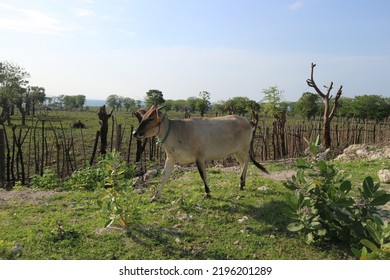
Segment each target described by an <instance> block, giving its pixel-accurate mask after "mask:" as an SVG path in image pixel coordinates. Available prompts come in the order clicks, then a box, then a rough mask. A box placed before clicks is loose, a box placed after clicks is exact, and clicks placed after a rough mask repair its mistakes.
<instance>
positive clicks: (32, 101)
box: [26, 86, 46, 115]
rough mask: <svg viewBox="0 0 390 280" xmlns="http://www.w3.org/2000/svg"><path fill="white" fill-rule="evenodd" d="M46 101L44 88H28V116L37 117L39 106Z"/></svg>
mask: <svg viewBox="0 0 390 280" xmlns="http://www.w3.org/2000/svg"><path fill="white" fill-rule="evenodd" d="M45 100H46V93H45V88H44V87H39V86H31V87H28V88H27V96H26V111H27V114H28V115H30V114H32V115H35V109H36V107H37V105H40V104H43V103H44V102H45Z"/></svg>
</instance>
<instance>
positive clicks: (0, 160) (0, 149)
mask: <svg viewBox="0 0 390 280" xmlns="http://www.w3.org/2000/svg"><path fill="white" fill-rule="evenodd" d="M4 183H5V135H4V129H2V128H0V187H2V186H3V185H4Z"/></svg>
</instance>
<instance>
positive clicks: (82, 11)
mask: <svg viewBox="0 0 390 280" xmlns="http://www.w3.org/2000/svg"><path fill="white" fill-rule="evenodd" d="M75 13H76V16H78V17H85V18H87V17H92V16H94V15H95V13H94V11H92V10H88V9H75Z"/></svg>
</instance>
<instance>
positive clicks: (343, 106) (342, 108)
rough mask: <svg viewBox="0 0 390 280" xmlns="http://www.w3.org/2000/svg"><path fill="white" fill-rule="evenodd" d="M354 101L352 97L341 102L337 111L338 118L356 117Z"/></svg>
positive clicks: (342, 99)
mask: <svg viewBox="0 0 390 280" xmlns="http://www.w3.org/2000/svg"><path fill="white" fill-rule="evenodd" d="M353 103H354V99H353V98H350V97H343V98H341V99H340V100H339V108H338V110H337V113H336V114H337V116H338V117H347V118H352V117H353V116H354V108H353Z"/></svg>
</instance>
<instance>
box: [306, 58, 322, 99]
mask: <svg viewBox="0 0 390 280" xmlns="http://www.w3.org/2000/svg"><path fill="white" fill-rule="evenodd" d="M314 67H316V64H314V63H312V64H311V74H310V79H307V80H306V83H307V85H308V86H309V87H312V88H314V89H315V90H316V92H317V93H318V94H319V95H320V96H321V97H322V98H325V97H326V96H325V94H324V93H323V92H322V91H321V90H320V89H319V88H318V86H317V84H316V83H315V82H314Z"/></svg>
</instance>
